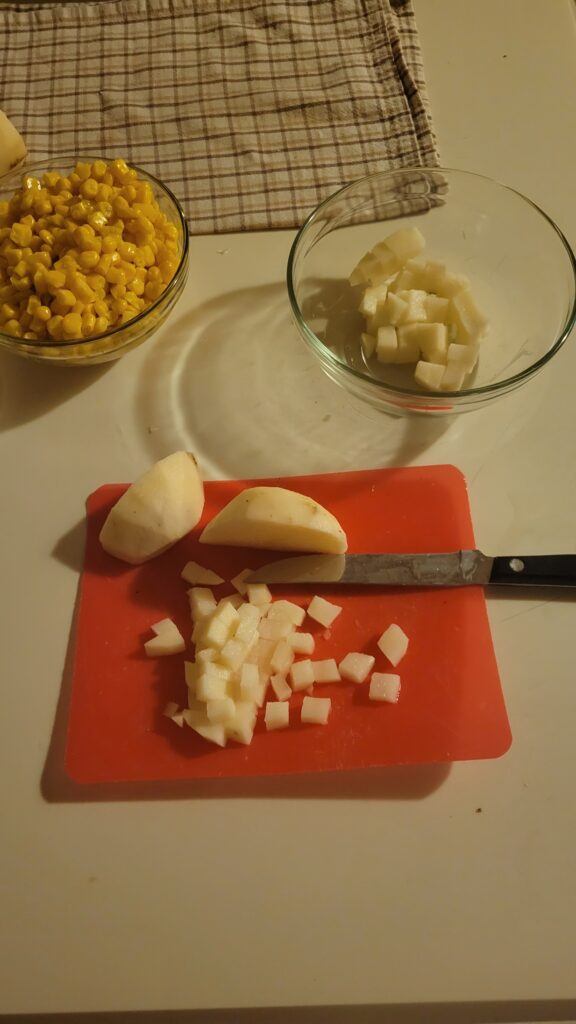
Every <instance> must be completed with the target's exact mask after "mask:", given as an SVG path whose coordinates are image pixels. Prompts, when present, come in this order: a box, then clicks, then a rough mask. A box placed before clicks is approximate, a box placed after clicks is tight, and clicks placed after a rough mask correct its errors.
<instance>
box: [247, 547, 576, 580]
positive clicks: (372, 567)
mask: <svg viewBox="0 0 576 1024" xmlns="http://www.w3.org/2000/svg"><path fill="white" fill-rule="evenodd" d="M245 583H271V584H274V583H278V584H282V583H283V584H285V585H286V584H292V583H307V584H319V583H332V584H343V585H348V586H355V587H362V586H377V587H463V586H468V585H470V584H476V585H480V586H487V585H488V584H490V585H492V584H503V585H505V586H514V587H517V586H521V587H534V586H536V587H576V554H575V555H502V556H500V557H498V558H490V557H489V556H488V555H484V554H482V552H481V551H451V552H447V553H443V554H413V555H410V554H389V555H384V554H382V555H300V556H298V557H296V558H283V559H281V560H280V561H278V562H269V563H268V565H263V566H262V567H261V568H260V569H256V570H255V571H254V572H253V573H251V575H250V576H248V577H246V579H245Z"/></svg>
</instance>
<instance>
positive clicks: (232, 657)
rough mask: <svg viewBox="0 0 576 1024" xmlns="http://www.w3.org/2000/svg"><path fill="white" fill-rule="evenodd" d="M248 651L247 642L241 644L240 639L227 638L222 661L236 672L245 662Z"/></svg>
mask: <svg viewBox="0 0 576 1024" xmlns="http://www.w3.org/2000/svg"><path fill="white" fill-rule="evenodd" d="M247 653H248V651H247V649H246V644H241V643H240V641H239V640H227V641H226V643H225V644H224V647H223V648H222V653H221V654H220V661H221V662H222V664H223V665H226V667H227V668H229V669H230V670H231V671H232V672H236V671H237V669H239V668H240V666H241V665H242V664H243V663H244V660H245V658H246V655H247Z"/></svg>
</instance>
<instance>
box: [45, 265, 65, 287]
mask: <svg viewBox="0 0 576 1024" xmlns="http://www.w3.org/2000/svg"><path fill="white" fill-rule="evenodd" d="M44 281H45V283H46V288H47V290H48V291H50V292H51V291H55V289H57V288H63V287H64V285H65V284H66V274H64V273H63V271H62V270H46V271H45V272H44Z"/></svg>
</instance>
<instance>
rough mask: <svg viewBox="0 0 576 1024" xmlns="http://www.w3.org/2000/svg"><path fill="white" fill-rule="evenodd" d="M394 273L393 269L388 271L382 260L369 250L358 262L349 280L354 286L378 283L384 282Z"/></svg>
mask: <svg viewBox="0 0 576 1024" xmlns="http://www.w3.org/2000/svg"><path fill="white" fill-rule="evenodd" d="M392 273H394V271H393V270H392V271H390V272H387V271H386V268H385V267H384V266H383V264H382V262H381V261H380V260H379V259H377V257H376V256H374V255H373V253H371V252H369V253H366V255H365V256H363V257H362V259H361V260H360V261H359V262H358V263H357V264H356V266H355V267H354V270H353V271H352V273H351V274H350V277H349V278H348V280H349V282H350V284H351V285H352V287H354V286H355V285H357V284H371V285H378V284H384V282H385V281H386V279H387V278H388V277H389V276H390V274H392Z"/></svg>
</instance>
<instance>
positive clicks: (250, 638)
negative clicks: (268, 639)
mask: <svg viewBox="0 0 576 1024" xmlns="http://www.w3.org/2000/svg"><path fill="white" fill-rule="evenodd" d="M257 637H258V626H257V625H253V624H252V623H251V622H240V623H239V625H238V626H237V627H236V632H235V633H234V639H235V640H238V642H239V643H241V644H245V645H246V646H247V647H249V646H250V645H251V644H252V643H253V642H254V640H255V639H257Z"/></svg>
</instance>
